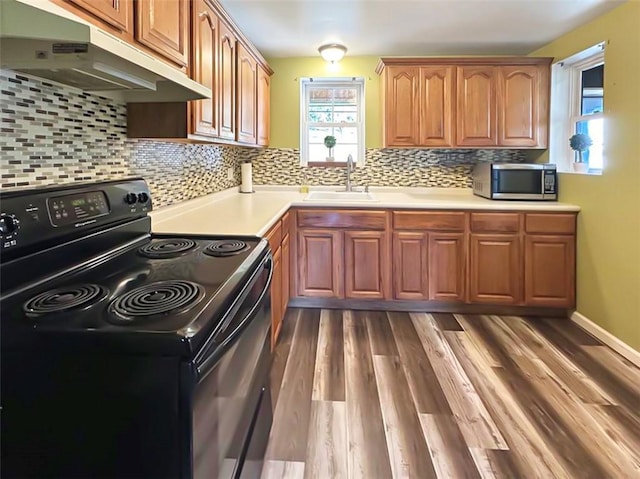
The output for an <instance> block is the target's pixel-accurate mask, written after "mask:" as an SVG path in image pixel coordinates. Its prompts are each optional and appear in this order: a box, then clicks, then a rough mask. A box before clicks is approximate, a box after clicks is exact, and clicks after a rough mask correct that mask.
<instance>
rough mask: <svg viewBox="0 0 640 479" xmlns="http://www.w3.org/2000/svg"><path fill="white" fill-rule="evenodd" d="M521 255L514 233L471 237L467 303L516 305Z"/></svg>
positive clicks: (519, 298)
mask: <svg viewBox="0 0 640 479" xmlns="http://www.w3.org/2000/svg"><path fill="white" fill-rule="evenodd" d="M522 269H523V263H522V253H521V247H520V235H518V234H472V235H471V245H470V261H469V270H470V271H469V276H470V279H469V301H470V302H472V303H492V304H519V303H520V302H521V298H522Z"/></svg>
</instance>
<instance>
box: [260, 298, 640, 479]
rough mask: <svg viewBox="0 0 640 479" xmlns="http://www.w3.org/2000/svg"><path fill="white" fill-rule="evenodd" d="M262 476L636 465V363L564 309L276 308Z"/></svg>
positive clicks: (375, 478)
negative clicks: (559, 315) (560, 315)
mask: <svg viewBox="0 0 640 479" xmlns="http://www.w3.org/2000/svg"><path fill="white" fill-rule="evenodd" d="M274 354H275V355H274V362H273V367H272V376H271V377H272V388H273V390H272V395H273V398H274V405H275V411H274V424H273V429H272V431H271V436H270V439H269V445H268V448H267V458H266V461H265V464H264V469H263V472H262V478H263V479H271V478H287V479H289V478H290V479H296V478H319V479H330V478H366V479H386V478H399V477H402V478H405V477H406V478H419V479H428V478H452V479H462V478H509V479H513V478H580V479H583V478H595V479H606V478H615V479H618V478H640V370H639V369H638V368H637V367H635V366H634V365H633V364H632V363H630V362H629V361H627V360H625V359H624V358H622V357H621V356H619V355H618V354H616V353H615V352H614V351H612V350H611V349H609V348H608V347H607V346H604V345H602V344H601V343H600V342H598V341H597V340H596V339H594V338H593V337H592V336H590V335H589V334H587V333H586V332H584V331H583V330H582V329H580V328H579V327H578V326H576V325H575V324H574V323H572V322H570V321H569V320H563V319H533V318H523V317H517V316H482V315H457V314H456V315H452V314H422V313H420V314H417V313H385V312H365V311H333V310H314V309H290V310H289V311H288V312H287V315H286V318H285V322H284V324H283V330H282V333H281V335H280V340H279V343H278V345H277V346H276V350H275V353H274Z"/></svg>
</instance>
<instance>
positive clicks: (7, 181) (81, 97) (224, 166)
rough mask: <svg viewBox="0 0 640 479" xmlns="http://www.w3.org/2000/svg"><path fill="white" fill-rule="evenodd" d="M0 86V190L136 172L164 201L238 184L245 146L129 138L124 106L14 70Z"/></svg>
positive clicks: (1, 73) (0, 75) (0, 76)
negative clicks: (231, 175) (0, 155)
mask: <svg viewBox="0 0 640 479" xmlns="http://www.w3.org/2000/svg"><path fill="white" fill-rule="evenodd" d="M0 90H1V96H0V110H1V114H2V115H1V122H2V125H1V129H2V130H1V132H2V136H1V138H0V150H1V154H2V157H1V163H0V166H1V174H0V184H1V185H2V189H13V188H23V187H31V186H39V185H50V184H62V183H74V182H81V181H97V180H107V179H117V178H123V177H128V176H143V177H144V178H145V179H146V180H147V182H148V183H149V187H150V189H151V193H152V195H153V199H154V205H155V206H166V205H170V204H173V203H176V202H179V201H183V200H187V199H190V198H195V197H198V196H202V195H206V194H209V193H213V192H216V191H220V190H224V189H226V188H230V187H232V186H236V185H239V184H240V168H239V166H238V160H239V158H240V156H241V155H242V152H243V151H244V150H246V148H235V147H227V146H213V145H186V144H180V143H163V142H157V141H144V140H128V139H127V138H126V127H127V122H126V106H125V104H120V103H115V102H113V100H109V99H106V98H102V97H98V96H95V95H91V94H88V93H83V92H80V91H78V90H75V89H71V88H66V87H63V86H60V85H57V84H52V83H48V82H46V81H42V80H39V79H36V78H32V77H27V76H25V75H22V74H16V73H15V72H13V71H8V70H0ZM229 168H233V169H234V175H233V179H228V173H227V172H228V169H229Z"/></svg>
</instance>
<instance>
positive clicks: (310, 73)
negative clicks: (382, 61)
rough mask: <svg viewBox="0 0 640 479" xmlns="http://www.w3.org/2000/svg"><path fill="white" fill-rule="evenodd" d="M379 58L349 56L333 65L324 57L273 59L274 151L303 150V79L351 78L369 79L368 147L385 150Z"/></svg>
mask: <svg viewBox="0 0 640 479" xmlns="http://www.w3.org/2000/svg"><path fill="white" fill-rule="evenodd" d="M378 60H379V57H350V56H349V55H348V54H347V56H346V57H345V58H344V59H343V60H342V61H341V62H340V63H337V64H336V65H330V64H329V63H327V62H325V61H324V60H323V59H322V58H320V56H319V55H318V56H317V57H304V58H271V59H269V60H268V61H269V65H270V66H271V68H273V71H274V72H275V73H274V74H273V76H272V77H271V141H270V143H269V145H270V146H271V147H273V148H299V147H300V77H350V76H358V77H364V79H365V143H366V145H365V146H366V147H367V148H380V147H381V146H382V113H381V111H380V78H379V76H378V75H377V74H376V72H375V68H376V65H377V64H378Z"/></svg>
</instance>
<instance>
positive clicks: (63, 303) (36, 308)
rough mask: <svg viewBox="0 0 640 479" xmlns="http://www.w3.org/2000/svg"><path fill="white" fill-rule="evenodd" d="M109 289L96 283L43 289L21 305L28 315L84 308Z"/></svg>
mask: <svg viewBox="0 0 640 479" xmlns="http://www.w3.org/2000/svg"><path fill="white" fill-rule="evenodd" d="M108 294H109V291H108V290H107V289H106V288H103V287H102V286H98V285H96V284H81V285H73V286H65V287H63V288H57V289H52V290H49V291H45V292H44V293H41V294H39V295H37V296H34V297H33V298H31V299H30V300H29V301H27V302H26V303H25V304H24V306H23V307H22V308H23V309H24V311H25V313H27V315H29V316H43V315H47V314H53V313H64V312H67V311H71V310H78V309H86V308H88V307H90V306H93V305H94V304H96V303H99V302H100V301H102V300H103V299H104V298H105V297H106V296H107V295H108Z"/></svg>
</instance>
